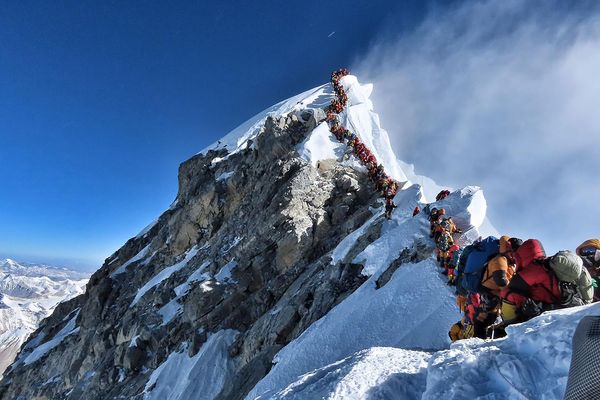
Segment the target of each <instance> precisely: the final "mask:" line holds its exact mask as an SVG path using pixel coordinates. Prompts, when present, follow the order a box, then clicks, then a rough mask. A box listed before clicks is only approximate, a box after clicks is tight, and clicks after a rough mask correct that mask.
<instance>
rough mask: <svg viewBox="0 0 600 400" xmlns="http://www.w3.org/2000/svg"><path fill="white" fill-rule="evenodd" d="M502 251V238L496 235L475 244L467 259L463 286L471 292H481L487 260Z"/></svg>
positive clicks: (462, 280)
mask: <svg viewBox="0 0 600 400" xmlns="http://www.w3.org/2000/svg"><path fill="white" fill-rule="evenodd" d="M499 252H500V240H499V239H498V238H496V237H494V236H488V237H487V238H485V239H483V240H481V241H479V242H476V243H474V244H473V250H472V251H471V253H470V254H469V257H468V258H467V260H466V264H465V269H464V271H463V274H462V275H463V276H462V279H461V282H460V283H461V286H462V288H463V289H464V290H466V291H467V292H471V293H477V292H479V287H480V284H481V277H482V275H483V271H484V269H485V267H486V265H487V262H488V261H489V260H490V259H492V257H494V256H495V255H496V254H498V253H499Z"/></svg>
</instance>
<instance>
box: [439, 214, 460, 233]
mask: <svg viewBox="0 0 600 400" xmlns="http://www.w3.org/2000/svg"><path fill="white" fill-rule="evenodd" d="M440 226H441V227H442V228H443V229H445V230H447V231H448V232H449V233H450V234H451V235H453V234H455V233H462V231H461V230H460V229H458V228H457V227H456V224H455V223H454V221H453V220H452V217H446V218H444V219H443V220H442V222H440Z"/></svg>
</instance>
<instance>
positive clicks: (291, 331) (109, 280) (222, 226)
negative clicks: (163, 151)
mask: <svg viewBox="0 0 600 400" xmlns="http://www.w3.org/2000/svg"><path fill="white" fill-rule="evenodd" d="M323 118H324V114H323V112H322V110H302V111H298V112H295V113H291V114H288V115H284V116H282V117H280V118H268V119H267V120H266V122H265V124H264V126H263V127H262V129H261V132H260V134H259V135H258V136H257V137H256V139H255V140H254V143H250V145H249V146H248V147H247V148H246V149H245V150H242V151H240V152H237V153H235V154H228V153H227V151H226V150H218V151H214V150H210V151H208V152H207V153H206V154H199V155H196V156H194V157H192V158H191V159H189V160H187V161H186V162H184V163H183V164H182V165H181V166H180V168H179V190H178V193H177V200H176V202H175V203H174V205H173V206H172V207H171V208H170V209H169V210H167V211H166V212H165V213H164V214H162V215H161V216H160V218H159V219H158V222H157V223H156V224H155V225H154V226H153V227H152V228H151V229H150V230H148V232H146V233H144V234H142V235H141V236H139V237H136V238H132V239H130V240H129V241H127V243H125V245H124V246H123V247H122V248H121V249H119V250H118V251H117V252H115V254H113V255H112V256H111V257H109V258H108V259H107V260H106V262H105V263H104V265H103V266H102V268H100V269H99V270H98V271H97V272H96V273H95V274H94V275H93V276H92V278H91V279H90V281H89V283H88V286H87V291H86V293H85V294H84V295H82V296H80V297H78V298H76V299H75V300H73V301H70V302H67V303H63V304H61V305H60V306H59V307H57V309H56V311H55V312H54V314H53V315H52V316H51V317H49V318H48V319H47V320H45V322H44V323H43V326H42V327H41V328H40V329H39V330H38V331H37V332H35V333H34V334H33V335H32V336H31V337H30V339H29V342H28V344H26V345H25V346H29V347H24V348H23V349H22V354H21V355H20V356H19V358H18V359H17V362H16V363H15V364H13V366H12V367H11V369H10V370H9V371H8V372H7V374H6V376H5V378H4V380H3V381H2V382H1V384H0V398H2V399H25V398H26V399H81V398H85V399H88V400H95V399H107V398H127V399H141V398H142V397H143V395H142V393H143V390H144V386H145V385H146V382H147V381H148V379H149V377H150V374H151V372H152V371H153V370H155V369H156V368H157V367H158V366H159V365H161V364H162V363H163V362H165V360H166V359H167V357H168V356H169V355H170V354H171V353H172V352H174V351H178V350H179V349H181V348H182V343H184V342H186V343H188V346H187V347H186V348H187V351H188V355H189V356H194V355H195V354H197V353H198V352H199V351H200V350H201V349H202V347H203V345H204V344H205V343H206V342H207V340H208V338H209V336H210V334H212V333H214V332H217V331H220V330H224V329H234V330H237V331H238V332H240V334H239V335H238V336H237V339H236V341H235V342H234V344H233V345H232V346H231V348H230V349H229V356H230V357H231V358H232V359H233V362H234V364H233V365H235V370H234V371H233V379H231V380H230V384H228V385H225V388H224V389H223V391H222V392H221V394H220V395H219V398H220V399H240V398H243V396H244V395H245V393H247V392H248V391H249V390H250V389H251V388H252V387H253V386H254V385H255V384H256V382H257V381H258V380H259V379H261V378H262V377H263V376H264V375H265V374H266V373H267V372H268V371H269V369H270V368H271V362H272V359H273V357H274V355H275V354H276V353H277V351H278V350H279V349H281V348H282V347H283V346H285V345H286V344H288V343H289V342H290V341H291V340H293V339H295V338H297V337H298V336H299V335H300V334H301V333H302V332H303V331H304V330H305V329H306V328H307V327H308V326H310V325H311V324H312V323H313V322H315V321H316V320H318V319H319V318H321V317H322V316H323V315H325V314H326V313H327V312H328V311H329V310H331V308H332V307H334V306H335V305H336V304H338V303H339V302H340V301H342V300H343V299H344V298H345V297H347V296H348V295H349V294H350V293H352V292H353V291H354V290H355V289H356V288H357V287H358V286H360V285H361V284H362V283H363V282H364V280H365V279H366V278H365V277H363V276H362V275H361V270H362V266H361V265H357V264H352V263H351V262H350V261H348V260H350V258H348V259H347V260H343V262H340V263H338V264H337V265H332V264H331V258H330V256H329V253H330V251H331V250H333V249H334V248H335V246H336V245H337V244H338V243H339V242H340V241H341V239H343V238H344V237H345V236H346V235H347V234H348V233H349V232H351V231H353V230H355V229H357V228H358V227H360V226H361V225H362V224H363V223H364V222H365V221H366V220H367V219H368V218H370V217H371V216H372V211H371V210H372V209H373V208H376V207H378V203H377V194H376V193H375V191H374V190H373V187H372V184H371V182H370V181H369V179H368V177H367V176H366V173H364V172H358V171H356V170H354V169H352V168H350V167H347V166H342V165H341V164H339V163H336V162H322V163H319V166H318V168H314V167H312V166H311V165H310V164H308V163H306V162H305V161H304V160H302V159H300V158H299V157H298V155H297V153H296V152H295V150H294V149H295V146H296V145H297V144H298V143H300V142H301V141H302V140H304V138H305V136H306V134H307V133H308V132H310V131H311V130H312V129H313V128H314V127H315V126H317V124H318V123H319V122H320V121H322V119H323ZM379 229H380V223H379V224H375V226H374V227H372V229H371V230H369V232H368V234H367V235H365V236H364V237H363V238H361V239H360V240H359V241H358V242H357V244H356V246H355V249H353V250H352V251H351V252H350V255H349V257H350V256H351V255H352V254H356V253H357V252H359V251H360V249H362V248H364V247H365V246H366V245H368V242H369V241H370V240H372V239H373V238H374V237H375V236H376V235H377V234H378V232H379ZM184 258H185V260H187V262H184V261H182V260H184ZM159 274H160V275H159ZM159 276H160V277H161V279H158V278H157V277H159ZM191 277H194V279H192V278H191ZM188 278H189V279H191V280H189V279H188ZM140 290H142V292H140ZM138 294H139V296H138V297H136V295H138ZM134 298H136V299H137V300H136V301H135V302H134ZM76 310H78V311H79V314H78V317H77V319H76V326H77V327H78V330H77V331H76V332H74V333H72V334H71V335H69V336H67V337H66V338H64V340H62V341H61V342H60V343H59V344H58V345H57V346H56V347H54V348H53V349H51V350H50V351H49V352H48V354H47V355H46V356H45V357H42V358H40V359H39V360H38V361H36V362H34V363H32V364H31V365H24V364H23V363H22V362H20V360H22V358H23V357H24V356H26V355H27V354H28V352H30V351H31V350H32V349H33V348H35V347H36V346H38V345H40V344H43V343H47V342H48V341H50V340H52V339H53V337H54V336H55V335H56V332H57V331H59V330H60V329H62V327H63V326H64V324H65V322H64V321H65V317H67V316H68V315H71V314H72V313H73V312H75V311H76ZM72 315H74V314H72ZM57 376H58V377H60V379H57V378H56V377H57ZM48 382H51V383H48Z"/></svg>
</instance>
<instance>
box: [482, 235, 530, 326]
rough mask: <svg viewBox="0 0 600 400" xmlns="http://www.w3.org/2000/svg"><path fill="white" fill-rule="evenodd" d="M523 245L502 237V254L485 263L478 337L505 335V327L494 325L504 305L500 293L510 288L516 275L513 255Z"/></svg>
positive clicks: (520, 241) (518, 240)
mask: <svg viewBox="0 0 600 400" xmlns="http://www.w3.org/2000/svg"><path fill="white" fill-rule="evenodd" d="M522 243H523V241H522V240H521V239H518V238H511V237H509V236H502V237H500V241H499V245H500V247H499V251H500V252H499V253H498V254H497V255H496V256H494V257H493V258H492V259H490V260H489V261H488V262H486V263H485V266H484V269H483V275H482V278H481V284H480V286H479V295H480V298H481V307H480V309H479V310H478V312H479V313H478V323H477V324H476V335H477V336H478V337H483V338H487V337H502V336H504V335H505V333H504V329H503V327H502V326H498V325H494V322H495V321H496V319H497V318H498V314H499V312H500V308H501V305H502V300H501V298H500V291H501V290H502V289H503V288H505V287H506V286H508V284H509V282H510V280H511V278H512V277H513V275H514V274H515V261H514V257H513V253H514V252H515V251H516V250H517V249H518V248H519V247H520V246H521V244H522Z"/></svg>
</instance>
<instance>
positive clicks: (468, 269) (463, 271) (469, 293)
mask: <svg viewBox="0 0 600 400" xmlns="http://www.w3.org/2000/svg"><path fill="white" fill-rule="evenodd" d="M499 252H500V241H499V239H498V238H496V237H494V236H488V237H487V238H485V239H479V240H477V241H476V242H474V243H473V244H471V245H470V246H467V247H466V248H465V250H464V251H463V255H461V258H460V259H459V262H458V263H459V270H460V271H459V274H460V278H459V279H458V280H457V282H458V283H457V294H458V295H459V296H461V297H464V298H466V299H467V303H470V304H471V305H470V307H469V309H471V310H472V311H471V313H472V314H473V315H472V316H471V317H470V320H471V321H472V325H473V333H474V336H476V337H479V338H481V339H485V338H486V330H487V327H488V326H489V325H491V324H493V323H494V322H495V320H496V315H497V313H496V309H497V308H499V305H498V303H499V301H498V300H497V299H495V298H494V297H493V296H489V295H486V292H484V291H482V290H481V281H482V277H483V273H484V270H485V268H486V266H487V263H488V262H489V261H490V260H491V259H492V258H494V257H495V256H496V255H497V254H498V253H499ZM463 256H464V257H465V258H464V259H463ZM461 262H462V263H463V265H464V266H461Z"/></svg>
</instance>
